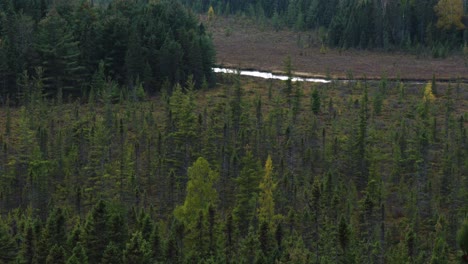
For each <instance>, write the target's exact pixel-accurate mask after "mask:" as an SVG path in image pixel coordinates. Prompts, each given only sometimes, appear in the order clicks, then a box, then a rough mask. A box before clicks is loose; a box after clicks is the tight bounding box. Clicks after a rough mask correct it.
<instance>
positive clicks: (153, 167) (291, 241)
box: [0, 75, 468, 264]
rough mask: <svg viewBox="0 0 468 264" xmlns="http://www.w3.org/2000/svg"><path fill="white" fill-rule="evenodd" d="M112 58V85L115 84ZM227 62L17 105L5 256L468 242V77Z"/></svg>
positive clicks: (52, 258)
mask: <svg viewBox="0 0 468 264" xmlns="http://www.w3.org/2000/svg"><path fill="white" fill-rule="evenodd" d="M97 76H99V75H97ZM100 76H101V77H99V78H98V77H95V78H94V82H95V83H96V84H99V85H100V86H96V89H97V90H101V91H106V92H105V93H104V94H105V95H107V94H108V92H109V91H110V89H111V88H112V85H113V84H112V83H111V82H106V79H105V77H104V76H103V75H100ZM219 80H220V81H221V82H222V83H223V85H222V86H221V87H219V89H212V90H202V91H196V90H195V89H194V81H193V80H192V79H190V78H189V80H188V82H187V83H186V84H184V86H183V87H181V86H180V85H176V86H174V87H173V88H172V90H173V92H172V93H167V92H162V94H161V96H160V97H157V98H154V99H153V100H152V101H143V102H138V103H136V102H135V100H131V97H130V98H125V97H122V98H121V99H120V100H119V99H117V100H112V97H110V96H103V97H96V98H95V99H94V100H89V103H86V104H83V103H70V104H58V103H52V101H51V100H45V99H44V97H43V96H40V94H39V95H37V94H36V93H33V94H32V95H31V97H30V99H29V100H28V101H27V102H25V103H24V106H22V107H21V108H9V107H7V106H6V107H5V108H2V113H3V114H2V115H1V116H0V124H1V127H2V135H1V137H0V145H1V149H0V210H1V215H2V217H1V221H0V222H1V224H0V248H1V249H2V250H1V251H0V261H2V262H4V263H16V261H18V262H19V263H154V262H165V263H406V262H410V263H421V264H423V263H457V262H458V261H459V260H460V257H461V255H462V254H463V253H462V252H461V251H460V250H459V246H460V247H461V248H462V249H464V250H465V253H464V254H466V251H467V249H466V245H467V244H466V243H465V242H463V241H466V237H468V235H463V234H468V230H467V231H464V232H465V233H463V232H459V234H461V235H460V239H458V240H457V230H459V229H461V227H462V224H463V221H464V219H466V215H467V212H468V207H467V206H468V205H467V203H466V201H467V200H468V185H467V184H468V180H467V178H466V175H468V164H467V160H468V152H467V151H468V146H467V144H468V142H467V140H468V138H467V133H466V104H465V102H466V98H467V89H466V85H464V84H450V85H444V86H442V85H440V84H436V83H435V82H434V83H429V84H427V85H422V86H421V85H407V84H404V83H398V82H394V83H389V82H387V81H386V80H385V78H383V79H382V81H380V82H379V83H372V84H371V83H366V82H356V83H353V82H349V83H347V84H344V83H335V82H332V83H330V84H321V85H313V86H311V87H309V84H300V83H293V82H291V81H290V80H288V81H285V82H271V81H262V82H241V81H240V80H239V79H238V78H237V77H235V76H224V77H219ZM33 81H34V83H33V87H34V86H37V85H40V84H41V83H42V82H44V80H42V79H34V80H33ZM34 91H36V90H35V89H34ZM465 221H466V220H465ZM465 226H466V223H465ZM466 228H468V227H465V229H466Z"/></svg>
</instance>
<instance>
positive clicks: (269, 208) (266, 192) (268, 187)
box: [258, 155, 276, 224]
mask: <svg viewBox="0 0 468 264" xmlns="http://www.w3.org/2000/svg"><path fill="white" fill-rule="evenodd" d="M275 189H276V183H275V182H274V180H273V163H272V161H271V156H270V155H268V158H267V160H266V163H265V175H264V176H263V179H262V181H261V182H260V199H259V208H258V219H259V220H260V222H266V223H268V224H271V223H272V220H273V218H274V216H275V201H274V199H273V192H274V191H275Z"/></svg>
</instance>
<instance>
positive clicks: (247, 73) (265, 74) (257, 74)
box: [213, 68, 426, 85]
mask: <svg viewBox="0 0 468 264" xmlns="http://www.w3.org/2000/svg"><path fill="white" fill-rule="evenodd" d="M213 72H215V73H228V74H237V72H238V70H236V69H229V68H213ZM239 74H240V75H241V76H251V77H257V78H262V79H273V80H283V81H285V80H287V79H288V76H286V75H278V74H273V73H271V72H262V71H249V70H240V71H239ZM292 81H293V82H313V83H330V82H331V81H330V80H327V79H323V78H303V77H297V76H294V77H293V78H292ZM339 81H341V82H345V83H346V82H356V81H358V80H357V79H356V80H346V79H340V80H339ZM368 81H369V82H375V81H379V80H368ZM388 81H389V82H404V83H406V84H415V85H421V84H425V83H426V82H425V81H422V80H419V81H417V80H388Z"/></svg>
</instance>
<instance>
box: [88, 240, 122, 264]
mask: <svg viewBox="0 0 468 264" xmlns="http://www.w3.org/2000/svg"><path fill="white" fill-rule="evenodd" d="M90 263H93V262H90ZM100 263H101V264H122V263H123V261H122V250H120V249H119V247H118V246H117V245H115V244H114V243H113V242H112V241H111V242H110V243H109V244H108V245H107V246H106V249H105V250H104V252H103V254H102V259H101V262H100Z"/></svg>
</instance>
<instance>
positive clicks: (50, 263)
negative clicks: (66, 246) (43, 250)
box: [45, 245, 65, 264]
mask: <svg viewBox="0 0 468 264" xmlns="http://www.w3.org/2000/svg"><path fill="white" fill-rule="evenodd" d="M45 263H46V264H65V250H63V247H62V246H59V245H54V246H53V247H52V248H51V249H50V251H49V255H47V258H46V261H45Z"/></svg>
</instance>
